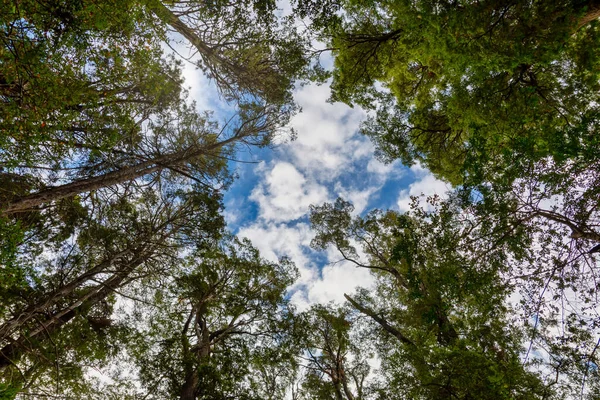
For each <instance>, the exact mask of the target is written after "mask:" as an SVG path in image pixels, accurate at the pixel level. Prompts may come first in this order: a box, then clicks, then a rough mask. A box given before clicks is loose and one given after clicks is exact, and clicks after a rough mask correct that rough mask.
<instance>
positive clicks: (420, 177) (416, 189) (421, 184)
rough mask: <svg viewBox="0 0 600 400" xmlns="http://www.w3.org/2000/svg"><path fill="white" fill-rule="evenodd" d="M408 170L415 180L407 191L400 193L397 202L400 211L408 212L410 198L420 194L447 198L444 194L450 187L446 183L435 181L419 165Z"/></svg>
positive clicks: (435, 179)
mask: <svg viewBox="0 0 600 400" xmlns="http://www.w3.org/2000/svg"><path fill="white" fill-rule="evenodd" d="M410 169H411V171H412V172H413V174H414V175H415V176H416V177H417V180H416V181H414V182H413V183H412V184H410V186H409V187H408V189H404V190H402V191H400V195H399V196H398V202H397V204H398V209H399V210H400V211H408V210H410V203H411V200H410V197H411V196H420V195H421V194H424V195H425V196H431V195H434V194H437V195H438V196H440V197H442V198H445V197H446V196H447V195H446V193H447V192H448V190H450V186H449V185H448V184H447V183H446V182H443V181H441V180H439V179H437V178H436V177H434V176H433V174H432V173H431V172H429V171H428V170H427V169H425V168H423V167H421V165H419V164H415V165H413V166H412V167H411V168H410Z"/></svg>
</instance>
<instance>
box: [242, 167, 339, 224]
mask: <svg viewBox="0 0 600 400" xmlns="http://www.w3.org/2000/svg"><path fill="white" fill-rule="evenodd" d="M272 165H273V166H272V168H271V169H270V170H268V171H267V170H265V169H266V168H268V167H266V166H264V165H263V166H262V167H260V168H259V171H257V172H258V173H261V172H262V174H264V181H263V182H261V183H260V184H259V185H258V186H256V187H255V188H254V189H253V190H252V193H251V195H250V199H251V200H254V201H256V202H257V203H258V206H259V210H260V211H259V216H260V217H261V218H263V219H264V220H267V221H292V220H295V219H297V218H300V217H302V216H303V215H304V214H306V213H307V212H308V206H309V205H311V204H321V203H323V202H325V201H327V199H328V194H327V188H325V187H324V186H322V185H320V184H318V183H317V182H315V181H309V180H307V179H306V178H305V177H304V175H303V174H301V173H300V172H299V171H298V170H297V169H296V168H295V167H294V166H293V165H292V164H290V163H287V162H283V161H278V162H274V163H273V164H272Z"/></svg>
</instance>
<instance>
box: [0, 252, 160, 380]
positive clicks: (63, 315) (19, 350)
mask: <svg viewBox="0 0 600 400" xmlns="http://www.w3.org/2000/svg"><path fill="white" fill-rule="evenodd" d="M150 255H151V253H146V254H144V255H143V256H139V257H136V258H135V259H133V260H132V261H131V262H129V263H128V264H127V265H125V266H123V268H122V269H121V270H120V271H118V272H116V273H115V274H114V275H113V276H111V277H110V278H108V279H106V280H105V281H104V282H102V284H100V285H98V286H96V287H95V288H94V290H90V291H89V292H88V293H87V294H85V295H84V296H82V297H81V298H79V299H78V300H77V301H75V302H74V303H73V304H71V305H70V306H69V307H67V308H64V309H62V310H61V311H59V312H56V313H55V314H54V315H52V316H50V317H49V318H47V319H46V320H45V321H43V322H41V323H40V324H39V325H38V326H37V327H36V328H34V329H32V330H31V331H30V332H28V333H27V334H23V335H21V337H19V338H18V339H17V340H14V341H12V342H11V343H9V344H7V345H5V346H4V347H3V348H2V349H0V370H2V369H4V368H6V367H8V366H9V365H12V364H14V361H15V360H18V359H19V358H20V357H21V356H22V355H23V354H25V353H27V351H28V350H27V349H26V345H27V343H29V342H31V341H41V340H43V337H44V336H49V335H51V334H52V333H54V332H56V331H57V330H59V329H60V328H61V327H62V326H64V325H65V324H66V323H68V322H69V321H71V320H72V319H73V318H74V317H75V316H76V315H77V314H84V313H86V312H87V311H88V310H90V309H91V308H92V307H93V306H94V305H95V304H98V303H99V302H100V301H102V300H104V299H105V298H106V297H107V296H109V295H110V294H111V293H113V291H114V290H116V289H117V288H118V287H119V286H120V285H121V283H122V282H123V281H124V280H125V279H126V278H127V277H128V276H129V275H130V274H131V273H132V272H133V271H134V270H135V269H136V268H137V267H138V266H140V265H141V264H143V263H144V262H145V261H146V260H147V259H148V257H149V256H150Z"/></svg>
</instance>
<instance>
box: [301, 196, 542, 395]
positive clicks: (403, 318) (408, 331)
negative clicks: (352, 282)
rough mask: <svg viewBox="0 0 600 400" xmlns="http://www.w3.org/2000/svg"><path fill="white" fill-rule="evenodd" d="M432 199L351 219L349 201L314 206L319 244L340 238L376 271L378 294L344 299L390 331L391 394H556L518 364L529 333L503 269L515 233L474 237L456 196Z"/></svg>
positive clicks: (337, 243)
mask: <svg viewBox="0 0 600 400" xmlns="http://www.w3.org/2000/svg"><path fill="white" fill-rule="evenodd" d="M430 202H431V205H432V206H434V207H436V211H435V212H426V211H425V210H423V209H422V208H419V207H417V205H416V203H415V204H413V208H412V210H411V212H410V213H407V214H404V215H402V214H398V213H396V212H393V211H387V212H377V211H375V212H372V213H370V214H369V215H367V216H366V217H364V218H359V217H355V218H352V217H351V216H350V212H351V211H352V206H351V205H350V204H349V203H347V202H344V201H343V200H340V199H338V200H337V201H336V203H335V204H325V205H323V206H320V207H313V208H312V213H311V222H312V224H313V227H314V228H315V229H316V231H317V235H316V237H315V239H314V241H313V245H314V246H315V247H316V248H325V247H327V246H329V245H333V246H334V247H335V248H336V249H337V250H338V251H339V252H340V254H341V255H342V257H343V258H344V259H345V260H347V261H349V262H351V263H354V264H355V265H356V266H358V267H360V268H368V269H370V270H371V271H373V273H374V274H375V275H376V276H377V278H378V279H377V287H376V289H375V291H374V292H367V291H361V292H360V293H359V295H358V296H349V295H346V299H347V300H348V302H349V303H350V304H351V305H352V307H353V308H354V309H356V310H357V311H359V312H360V313H361V314H363V315H365V316H366V317H369V319H370V320H371V321H372V323H373V324H375V325H376V326H378V327H379V329H380V331H381V332H382V333H383V336H382V339H381V342H380V343H381V344H379V345H378V348H379V349H380V357H381V359H382V371H383V373H384V374H385V377H386V379H387V383H388V385H389V386H390V387H392V388H393V390H391V395H395V396H398V397H399V398H402V396H406V397H410V398H429V399H431V398H440V399H442V398H456V397H458V398H490V399H497V398H523V399H526V398H527V399H534V398H543V397H545V396H549V395H551V393H552V392H551V389H550V388H548V387H544V385H543V384H542V382H541V381H540V379H539V377H538V376H537V375H536V374H535V373H533V372H531V371H529V370H528V369H527V368H526V367H525V366H524V365H523V364H522V363H521V360H520V358H519V354H520V352H521V351H522V346H523V345H524V344H523V340H524V337H523V332H522V331H521V330H520V329H519V328H518V325H513V326H511V325H510V321H511V320H510V317H511V316H510V308H509V307H510V306H509V304H508V303H507V302H506V297H507V296H508V295H509V294H510V285H509V284H508V281H506V280H505V279H504V277H503V275H502V272H503V271H504V270H505V269H506V261H507V259H508V257H507V253H506V246H507V245H508V242H509V241H510V240H509V239H505V240H499V241H495V240H485V241H484V240H473V239H474V235H475V234H476V233H477V226H476V225H475V226H473V225H471V224H469V221H468V220H463V219H462V215H461V213H458V212H457V209H456V208H455V206H454V205H452V203H451V202H450V203H441V204H438V200H436V199H430ZM500 237H501V236H500ZM491 239H493V238H491ZM353 243H356V244H357V245H359V246H360V248H361V251H362V252H364V253H365V254H366V255H367V260H362V259H361V258H360V257H359V252H358V250H357V248H356V247H355V246H354V245H353ZM546 398H547V397H546Z"/></svg>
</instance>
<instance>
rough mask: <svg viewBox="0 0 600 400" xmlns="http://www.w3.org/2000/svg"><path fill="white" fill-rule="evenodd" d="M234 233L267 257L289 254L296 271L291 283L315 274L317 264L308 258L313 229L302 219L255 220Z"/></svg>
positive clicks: (307, 280)
mask: <svg viewBox="0 0 600 400" xmlns="http://www.w3.org/2000/svg"><path fill="white" fill-rule="evenodd" d="M238 236H239V237H246V238H248V239H250V240H251V241H252V243H253V244H254V246H256V248H257V249H258V250H259V251H260V254H261V256H262V257H264V258H265V259H267V260H270V261H278V260H279V259H280V258H281V257H288V258H290V259H291V260H292V261H293V262H294V263H295V264H296V267H297V268H298V271H299V272H300V278H299V279H298V282H296V284H295V286H298V285H304V284H307V283H308V282H310V281H312V280H313V279H315V277H316V276H317V275H318V272H317V266H316V265H315V264H314V263H313V261H312V260H311V258H310V252H311V250H310V241H311V240H312V238H313V233H312V231H311V230H310V228H309V226H308V225H307V224H305V223H298V224H295V225H293V226H289V225H286V224H277V223H273V222H269V223H255V224H253V225H251V226H248V227H245V228H242V229H240V231H239V232H238Z"/></svg>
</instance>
